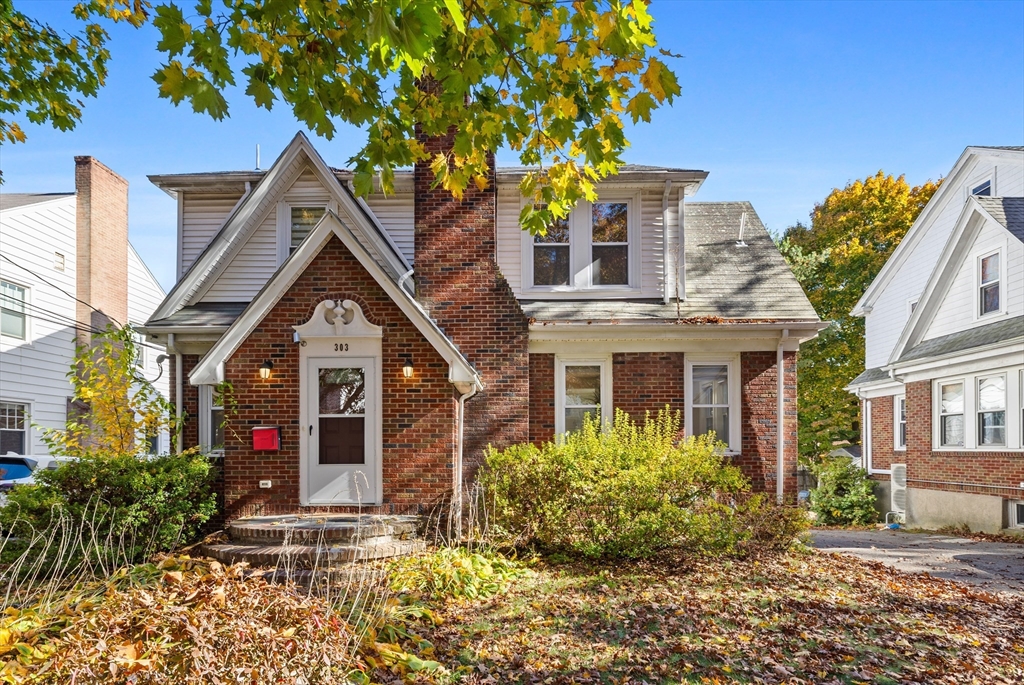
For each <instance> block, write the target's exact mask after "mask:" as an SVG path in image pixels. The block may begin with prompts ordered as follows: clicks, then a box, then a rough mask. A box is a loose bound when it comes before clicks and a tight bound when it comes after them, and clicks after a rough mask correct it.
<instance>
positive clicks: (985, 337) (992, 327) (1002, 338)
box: [899, 316, 1024, 362]
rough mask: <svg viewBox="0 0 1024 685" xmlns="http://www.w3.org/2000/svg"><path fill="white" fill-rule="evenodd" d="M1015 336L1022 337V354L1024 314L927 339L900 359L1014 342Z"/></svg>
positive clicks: (919, 357)
mask: <svg viewBox="0 0 1024 685" xmlns="http://www.w3.org/2000/svg"><path fill="white" fill-rule="evenodd" d="M1015 338H1021V339H1022V344H1021V347H1020V350H1021V354H1024V316H1015V317H1013V318H1012V319H1006V320H1005V321H999V322H997V323H990V324H986V325H984V326H978V327H977V328H969V329H967V330H966V331H959V332H957V333H950V334H949V335H943V336H940V337H938V338H932V339H931V340H925V341H923V342H920V343H918V344H917V345H915V346H914V347H912V348H911V349H909V350H907V351H906V352H904V353H903V356H902V357H900V358H899V361H900V362H908V361H914V360H916V359H926V358H928V357H940V356H943V355H947V354H954V353H956V352H963V351H965V350H970V349H973V348H975V347H984V346H986V345H995V344H997V343H1001V342H1012V341H1013V340H1014V339H1015Z"/></svg>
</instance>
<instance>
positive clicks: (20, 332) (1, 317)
mask: <svg viewBox="0 0 1024 685" xmlns="http://www.w3.org/2000/svg"><path fill="white" fill-rule="evenodd" d="M27 295H28V291H27V290H26V289H25V288H23V287H22V286H20V285H17V284H15V283H8V282H7V281H0V335H4V336H6V337H8V338H14V339H16V340H25V339H26V337H27V333H28V317H27V316H26V313H25V302H26V300H27Z"/></svg>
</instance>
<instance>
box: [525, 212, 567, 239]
mask: <svg viewBox="0 0 1024 685" xmlns="http://www.w3.org/2000/svg"><path fill="white" fill-rule="evenodd" d="M533 242H535V243H538V244H540V243H565V244H567V245H568V244H569V217H566V218H564V219H552V220H551V223H550V224H548V232H547V233H545V234H544V235H535V236H533Z"/></svg>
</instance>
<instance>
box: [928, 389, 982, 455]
mask: <svg viewBox="0 0 1024 685" xmlns="http://www.w3.org/2000/svg"><path fill="white" fill-rule="evenodd" d="M956 384H960V386H961V387H962V388H963V398H964V406H963V410H962V412H960V414H943V413H942V386H943V385H956ZM932 386H933V388H932V405H933V407H934V410H933V411H932V415H933V416H934V417H935V421H934V424H935V430H934V433H935V435H934V447H935V449H936V450H944V451H947V452H949V451H952V452H961V451H963V450H965V449H969V448H970V447H971V438H970V436H971V434H972V432H973V431H972V430H971V428H970V425H971V424H970V422H969V421H968V420H967V417H968V416H971V415H972V409H973V407H971V406H969V405H970V404H971V401H970V400H969V399H968V398H971V397H972V396H973V395H972V393H969V392H967V388H968V379H967V378H965V377H963V376H961V377H959V378H945V379H941V380H936V381H935V382H934V383H933V384H932ZM958 415H962V416H963V417H964V444H962V445H945V444H943V442H942V417H943V416H958Z"/></svg>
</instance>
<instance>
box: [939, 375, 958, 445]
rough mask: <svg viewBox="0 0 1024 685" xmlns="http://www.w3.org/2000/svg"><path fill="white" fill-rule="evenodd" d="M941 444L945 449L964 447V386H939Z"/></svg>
mask: <svg viewBox="0 0 1024 685" xmlns="http://www.w3.org/2000/svg"><path fill="white" fill-rule="evenodd" d="M939 444H940V445H942V446H943V447H963V446H964V384H963V382H962V381H959V382H955V383H942V384H941V385H940V386H939Z"/></svg>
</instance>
